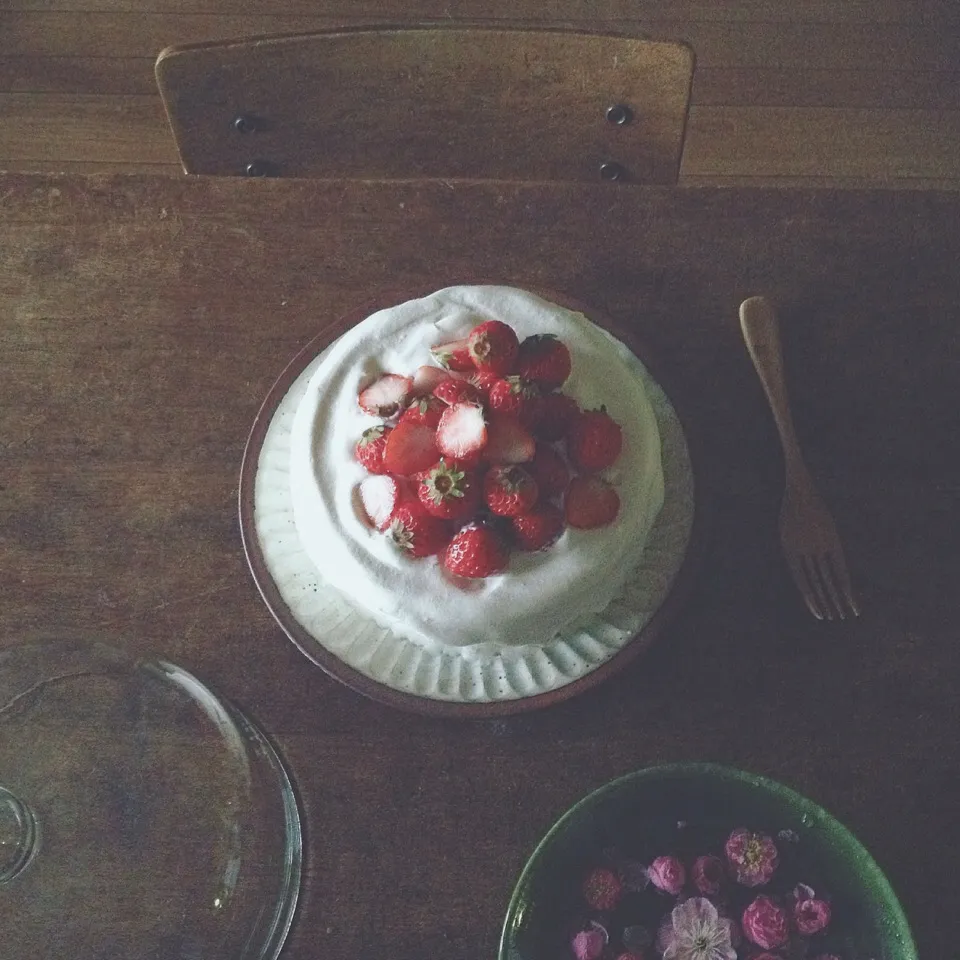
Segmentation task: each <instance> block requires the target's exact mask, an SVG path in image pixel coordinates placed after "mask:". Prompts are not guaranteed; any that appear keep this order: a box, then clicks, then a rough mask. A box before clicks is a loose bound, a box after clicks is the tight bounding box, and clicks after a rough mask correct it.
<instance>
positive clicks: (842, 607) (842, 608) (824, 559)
mask: <svg viewBox="0 0 960 960" xmlns="http://www.w3.org/2000/svg"><path fill="white" fill-rule="evenodd" d="M813 563H814V565H815V566H816V568H817V573H818V574H819V575H820V582H821V583H822V584H823V587H824V590H825V591H826V593H827V595H828V596H829V597H830V602H831V603H832V604H833V608H834V610H836V611H837V614H838V615H839V617H840V619H841V620H846V619H847V614H846V604H845V603H844V602H843V600H842V599H841V598H840V592H839V590H838V589H837V584H836V580H835V578H834V576H833V564H832V563H831V561H830V554H829V553H824V554H821V555H820V556H819V557H814V558H813Z"/></svg>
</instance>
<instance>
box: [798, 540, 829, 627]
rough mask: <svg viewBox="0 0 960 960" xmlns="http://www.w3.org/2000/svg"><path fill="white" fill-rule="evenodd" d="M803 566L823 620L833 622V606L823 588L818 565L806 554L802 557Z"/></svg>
mask: <svg viewBox="0 0 960 960" xmlns="http://www.w3.org/2000/svg"><path fill="white" fill-rule="evenodd" d="M801 564H802V565H803V571H804V574H805V575H806V579H807V583H809V584H810V591H811V593H812V594H813V595H814V597H816V600H817V606H818V607H819V608H820V610H821V612H822V614H823V616H822V617H821V618H820V619H821V620H832V619H833V614H834V611H833V606H832V604H831V603H830V598H829V597H828V595H827V593H826V591H825V590H824V587H823V582H822V581H821V579H820V574H819V572H818V570H817V564H816V561H815V560H814V558H813V557H811V556H808V555H807V554H804V555H803V556H802V557H801Z"/></svg>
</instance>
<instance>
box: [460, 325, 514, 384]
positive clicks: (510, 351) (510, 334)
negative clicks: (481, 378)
mask: <svg viewBox="0 0 960 960" xmlns="http://www.w3.org/2000/svg"><path fill="white" fill-rule="evenodd" d="M467 343H468V347H469V351H470V356H471V357H472V358H473V365H474V366H475V367H476V368H477V369H478V370H481V371H483V372H485V373H499V374H500V376H501V377H505V376H506V375H507V374H508V373H512V372H513V364H514V361H515V360H516V359H517V351H518V350H519V348H520V341H519V340H518V339H517V334H516V332H515V331H514V329H513V327H511V326H509V325H508V324H506V323H503V322H501V321H500V320H485V321H484V322H483V323H479V324H477V326H475V327H474V328H473V329H472V330H471V331H470V336H469V337H468V338H467Z"/></svg>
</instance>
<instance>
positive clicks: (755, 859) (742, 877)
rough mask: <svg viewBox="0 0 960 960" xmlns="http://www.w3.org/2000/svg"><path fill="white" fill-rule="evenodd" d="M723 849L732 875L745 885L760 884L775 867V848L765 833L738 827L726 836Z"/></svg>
mask: <svg viewBox="0 0 960 960" xmlns="http://www.w3.org/2000/svg"><path fill="white" fill-rule="evenodd" d="M724 849H725V851H726V854H727V861H728V862H729V864H730V867H731V869H732V870H733V875H734V876H735V877H736V879H737V882H738V883H742V884H743V885H744V886H745V887H759V886H762V885H763V884H765V883H766V882H767V881H768V880H769V879H770V878H771V877H772V876H773V871H774V870H776V869H777V861H778V855H777V848H776V846H775V845H774V842H773V840H771V839H770V837H768V836H767V835H766V834H765V833H753V832H752V831H750V830H747V829H746V828H745V827H739V828H738V829H736V830H734V831H733V833H731V834H730V836H729V837H727V842H726V846H725V847H724Z"/></svg>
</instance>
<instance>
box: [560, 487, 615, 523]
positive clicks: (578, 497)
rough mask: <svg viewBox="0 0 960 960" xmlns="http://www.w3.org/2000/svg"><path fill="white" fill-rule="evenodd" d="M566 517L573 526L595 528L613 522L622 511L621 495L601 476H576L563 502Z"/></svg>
mask: <svg viewBox="0 0 960 960" xmlns="http://www.w3.org/2000/svg"><path fill="white" fill-rule="evenodd" d="M563 512H564V517H565V518H566V521H567V523H568V524H570V526H571V527H577V528H578V529H580V530H593V529H594V528H596V527H605V526H607V524H610V523H613V521H614V520H615V519H616V517H617V514H618V513H619V512H620V497H619V495H618V494H617V491H616V490H614V488H613V487H612V486H610V484H609V483H607V481H606V480H604V479H602V478H601V477H594V476H586V477H574V478H573V479H572V480H571V481H570V486H569V487H568V488H567V495H566V497H565V498H564V504H563Z"/></svg>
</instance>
